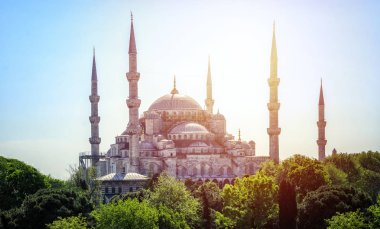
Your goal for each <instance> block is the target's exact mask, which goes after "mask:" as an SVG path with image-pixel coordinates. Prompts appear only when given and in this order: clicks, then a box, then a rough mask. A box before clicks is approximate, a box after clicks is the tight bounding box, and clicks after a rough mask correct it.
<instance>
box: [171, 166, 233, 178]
mask: <svg viewBox="0 0 380 229" xmlns="http://www.w3.org/2000/svg"><path fill="white" fill-rule="evenodd" d="M177 174H178V175H179V176H181V177H185V176H192V177H195V176H199V175H200V176H202V177H203V176H213V175H218V176H231V175H233V173H232V168H231V167H228V166H223V167H220V168H219V170H218V174H214V170H213V168H212V167H211V166H208V165H207V166H206V165H201V167H200V171H199V170H198V168H197V167H195V166H194V167H192V168H190V169H187V168H186V167H183V166H181V167H178V169H177Z"/></svg>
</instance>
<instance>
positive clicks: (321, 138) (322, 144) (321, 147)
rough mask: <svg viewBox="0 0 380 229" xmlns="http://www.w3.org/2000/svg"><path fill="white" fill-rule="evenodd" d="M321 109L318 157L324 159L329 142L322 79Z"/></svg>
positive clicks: (319, 104) (319, 115) (319, 112)
mask: <svg viewBox="0 0 380 229" xmlns="http://www.w3.org/2000/svg"><path fill="white" fill-rule="evenodd" d="M318 107H319V111H318V117H319V118H318V122H317V126H318V140H317V144H318V159H319V160H320V161H322V160H323V159H324V158H325V146H326V143H327V140H326V137H325V128H326V121H325V101H324V99H323V88H322V80H321V88H320V91H319V103H318Z"/></svg>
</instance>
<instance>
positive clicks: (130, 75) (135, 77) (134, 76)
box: [127, 72, 140, 81]
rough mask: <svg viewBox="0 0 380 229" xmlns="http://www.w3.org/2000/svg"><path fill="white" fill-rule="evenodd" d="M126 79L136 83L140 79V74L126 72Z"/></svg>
mask: <svg viewBox="0 0 380 229" xmlns="http://www.w3.org/2000/svg"><path fill="white" fill-rule="evenodd" d="M127 79H128V81H132V80H135V81H138V80H139V79H140V73H139V72H128V73H127Z"/></svg>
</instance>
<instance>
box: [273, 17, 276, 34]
mask: <svg viewBox="0 0 380 229" xmlns="http://www.w3.org/2000/svg"><path fill="white" fill-rule="evenodd" d="M275 31H276V21H275V20H273V33H274V32H275Z"/></svg>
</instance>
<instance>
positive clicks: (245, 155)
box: [98, 23, 279, 194]
mask: <svg viewBox="0 0 380 229" xmlns="http://www.w3.org/2000/svg"><path fill="white" fill-rule="evenodd" d="M272 51H273V50H272ZM136 63H137V51H136V43H135V35H134V31H133V23H131V36H130V45H129V72H128V73H127V79H128V82H129V98H128V99H127V105H128V108H129V124H128V127H127V129H126V130H125V131H124V132H123V133H122V134H121V135H119V136H116V137H115V143H114V144H112V145H111V148H110V149H109V150H108V152H107V153H106V157H105V158H104V159H102V160H101V161H99V163H98V172H99V175H101V176H103V177H107V176H108V175H107V174H129V173H139V174H142V175H145V176H147V177H151V176H152V175H154V174H157V173H160V172H162V171H166V172H167V173H168V174H169V175H172V176H175V177H177V178H178V179H180V180H185V179H192V180H195V181H198V180H200V181H214V182H217V183H219V184H220V185H223V184H225V183H231V182H233V180H234V179H235V178H236V177H242V176H244V175H248V174H254V173H256V172H257V171H258V169H259V168H260V165H261V163H262V162H264V161H266V160H268V159H270V157H268V156H256V152H255V142H254V141H248V142H247V141H242V140H241V139H240V135H239V139H238V140H234V137H233V136H232V135H231V134H228V133H227V132H226V119H225V117H224V116H223V115H222V114H220V113H219V111H218V112H217V113H216V114H215V113H213V105H214V99H213V97H212V81H211V68H210V59H209V62H208V73H207V80H206V99H205V107H206V109H202V107H201V106H200V105H199V104H198V102H197V101H195V100H194V99H193V98H191V97H190V96H187V95H183V94H180V92H179V90H177V88H176V83H175V79H174V86H173V88H172V90H171V92H170V93H168V94H166V95H163V96H161V97H159V98H158V99H157V100H156V101H154V102H153V103H152V104H151V106H150V107H149V109H148V110H147V111H144V112H143V113H142V116H140V117H139V118H137V117H138V114H139V110H138V109H139V106H140V103H141V101H140V100H139V99H138V84H137V82H138V80H139V78H140V74H139V73H138V72H137V65H136ZM272 68H274V66H272ZM272 68H271V69H272ZM275 68H276V69H277V67H275ZM275 76H276V77H277V73H276V74H275ZM272 81H276V82H277V84H276V85H274V84H272V83H270V85H271V103H270V104H268V107H274V106H275V105H276V104H277V105H278V106H277V110H278V107H279V103H278V102H277V88H276V91H272V87H274V86H276V87H277V85H278V79H277V78H273V77H272V73H271V78H270V82H272ZM168 91H170V90H168ZM274 93H275V94H274ZM272 98H274V99H275V100H273V99H272ZM277 110H276V109H270V111H271V117H272V116H273V115H272V113H273V112H274V111H275V112H277ZM275 119H276V120H277V116H276V117H275ZM271 120H272V119H271ZM277 123H278V121H276V122H275V124H276V125H271V128H270V129H268V133H270V134H272V133H273V131H275V130H278V127H277ZM276 133H277V132H276ZM276 133H274V135H275V137H277V138H278V134H279V132H278V133H277V134H276ZM276 149H277V154H273V155H275V156H276V155H277V156H276V157H274V158H272V159H275V160H277V161H278V140H277V146H276ZM271 155H272V154H271ZM104 179H105V180H106V178H104ZM104 179H103V181H105V180H104ZM115 187H116V186H115ZM103 189H104V190H103V191H104V194H105V193H106V192H105V190H106V189H105V187H104V185H103ZM107 190H108V189H107ZM122 190H124V189H123V188H122Z"/></svg>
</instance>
